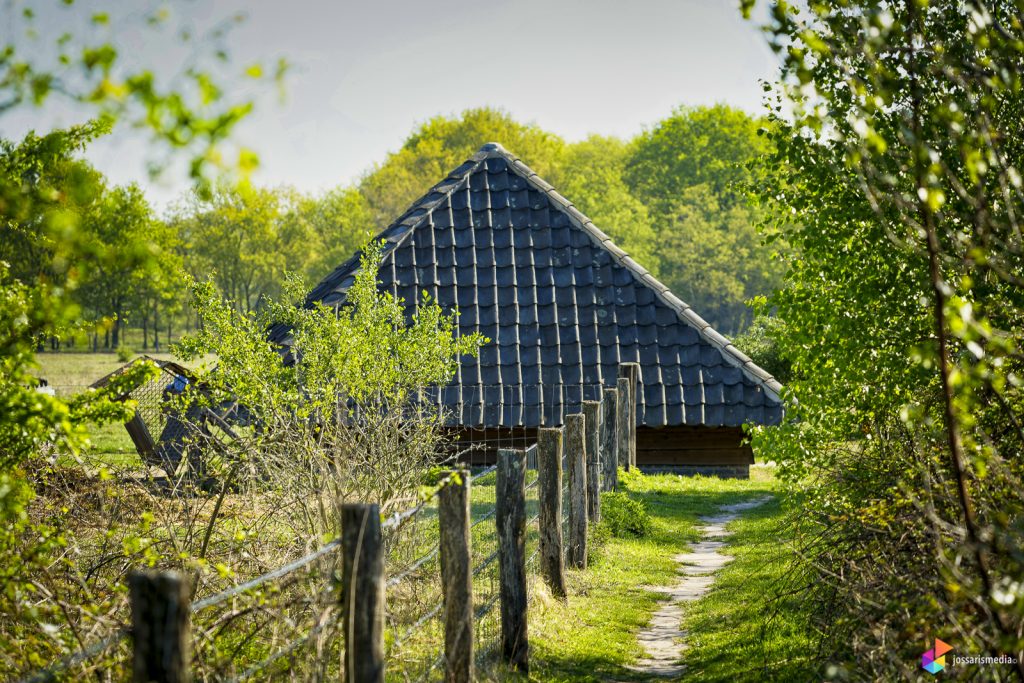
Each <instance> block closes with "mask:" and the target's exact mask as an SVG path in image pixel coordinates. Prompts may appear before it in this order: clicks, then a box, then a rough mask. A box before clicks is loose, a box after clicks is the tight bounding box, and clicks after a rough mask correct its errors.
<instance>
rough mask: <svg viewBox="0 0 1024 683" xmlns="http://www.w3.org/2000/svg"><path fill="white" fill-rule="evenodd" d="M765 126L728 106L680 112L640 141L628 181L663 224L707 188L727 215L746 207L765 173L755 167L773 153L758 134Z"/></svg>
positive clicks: (634, 152) (696, 108) (647, 133)
mask: <svg viewBox="0 0 1024 683" xmlns="http://www.w3.org/2000/svg"><path fill="white" fill-rule="evenodd" d="M763 125H764V122H763V121H760V120H759V119H756V118H754V117H751V116H749V115H747V114H745V113H744V112H742V111H740V110H738V109H733V108H732V107H729V106H727V105H724V104H718V105H714V106H711V107H680V108H679V109H677V110H676V111H675V112H673V114H672V115H671V116H669V117H668V118H666V119H663V120H662V121H659V122H658V123H657V124H655V126H654V127H653V128H652V129H651V130H648V131H646V132H644V133H643V134H642V135H640V136H639V137H638V138H637V139H636V140H635V142H634V149H633V154H632V158H631V159H630V160H629V163H628V164H627V167H626V180H627V182H628V183H629V186H630V188H631V189H632V190H633V192H634V193H635V194H636V196H637V197H639V198H640V199H641V201H643V202H644V203H645V204H646V205H647V206H648V208H649V209H650V210H651V212H652V213H653V214H655V215H657V216H660V217H661V218H662V219H666V218H668V217H669V216H671V215H672V213H673V211H674V210H675V208H676V204H677V202H678V198H679V196H680V195H681V194H682V193H683V191H684V190H685V189H686V188H688V187H693V186H695V185H706V186H707V187H708V189H709V191H710V192H711V194H712V195H714V197H715V199H716V200H717V202H718V203H719V204H720V205H721V207H722V208H723V209H725V210H729V209H731V208H733V207H734V206H738V205H745V204H747V193H748V191H749V189H750V185H751V184H752V183H754V182H755V181H756V180H758V175H759V174H760V173H763V172H765V169H758V168H757V167H756V166H755V165H754V162H755V161H756V160H757V159H758V157H760V156H761V155H763V154H764V153H765V152H766V151H768V145H767V142H766V139H765V138H764V137H763V136H761V135H759V134H758V130H759V128H761V127H762V126H763Z"/></svg>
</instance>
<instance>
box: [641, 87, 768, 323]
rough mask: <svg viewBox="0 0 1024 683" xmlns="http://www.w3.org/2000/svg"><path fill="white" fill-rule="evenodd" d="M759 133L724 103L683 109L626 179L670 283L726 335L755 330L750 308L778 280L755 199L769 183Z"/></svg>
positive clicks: (651, 137) (649, 138)
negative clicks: (643, 212)
mask: <svg viewBox="0 0 1024 683" xmlns="http://www.w3.org/2000/svg"><path fill="white" fill-rule="evenodd" d="M763 126H765V122H763V121H761V120H759V119H756V118H753V117H751V116H748V115H747V114H745V113H743V112H742V111H739V110H737V109H732V108H730V107H727V106H725V105H716V106H713V107H695V108H686V107H682V108H680V109H677V110H676V111H675V112H674V113H673V114H672V115H671V116H670V117H668V118H667V119H664V120H663V121H660V122H658V123H657V124H656V125H655V126H654V128H652V129H651V130H649V131H646V132H645V133H644V134H642V135H641V136H639V137H638V138H637V139H636V140H635V141H634V142H633V149H632V153H631V155H630V159H629V160H628V162H627V164H626V169H625V173H624V175H625V178H626V181H627V183H628V185H629V187H630V189H631V190H632V192H633V193H634V194H635V195H636V196H637V197H638V198H639V199H640V200H641V201H642V202H643V203H644V204H645V205H646V206H647V207H648V210H649V211H650V215H651V220H652V223H653V225H654V228H655V232H656V234H657V242H658V244H659V245H661V248H660V249H659V256H660V258H661V262H662V266H661V271H662V275H663V278H664V280H665V283H666V284H667V285H668V286H669V287H670V288H671V289H672V290H673V291H675V292H677V293H678V294H679V295H680V296H681V297H682V298H683V299H684V300H686V302H687V303H689V304H690V305H692V306H693V307H694V309H695V310H697V311H698V312H699V313H700V314H701V316H703V317H704V318H706V319H707V320H708V321H709V322H710V323H712V324H713V325H714V326H715V327H716V328H718V329H720V330H722V331H724V332H726V333H734V332H740V331H742V330H743V328H744V327H745V326H746V325H747V324H749V322H750V320H751V318H752V311H751V310H750V308H749V307H748V306H747V305H746V303H745V302H746V301H747V300H748V299H752V298H753V297H755V296H758V295H761V294H766V293H768V292H770V291H772V289H774V288H775V287H776V286H777V285H778V284H779V282H780V280H779V278H780V276H781V273H782V267H781V266H780V265H778V264H775V263H773V262H772V259H771V253H772V250H771V248H769V247H768V246H766V245H764V244H762V240H761V238H760V237H759V235H758V232H757V226H758V225H759V224H760V223H761V220H762V218H761V214H760V212H759V210H758V208H757V206H756V204H755V203H754V202H752V201H751V200H750V191H751V190H753V189H754V188H757V187H764V186H765V185H766V183H767V180H766V179H767V178H768V177H769V176H770V173H769V171H768V170H767V167H766V166H765V165H764V164H762V163H760V159H761V158H762V156H763V155H764V154H765V153H767V151H768V150H769V149H770V146H769V144H768V142H767V140H766V138H765V137H764V136H763V135H760V134H759V133H760V129H761V128H762V127H763ZM767 184H770V183H767Z"/></svg>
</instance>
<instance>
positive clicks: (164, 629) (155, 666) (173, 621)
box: [128, 571, 192, 683]
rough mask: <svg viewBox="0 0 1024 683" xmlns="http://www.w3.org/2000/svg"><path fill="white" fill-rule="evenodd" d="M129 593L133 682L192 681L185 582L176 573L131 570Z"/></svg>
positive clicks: (188, 602) (189, 611)
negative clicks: (132, 642) (132, 643)
mask: <svg viewBox="0 0 1024 683" xmlns="http://www.w3.org/2000/svg"><path fill="white" fill-rule="evenodd" d="M128 594H129V599H130V600H131V611H132V638H133V640H134V645H133V653H132V681H133V682H134V683H187V682H188V681H191V680H192V670H191V661H190V660H191V645H190V643H191V637H190V635H189V617H190V616H191V613H192V609H191V605H190V599H189V596H190V590H189V586H188V581H186V580H185V577H184V576H182V575H181V574H179V573H178V572H162V571H134V572H132V573H131V574H129V575H128Z"/></svg>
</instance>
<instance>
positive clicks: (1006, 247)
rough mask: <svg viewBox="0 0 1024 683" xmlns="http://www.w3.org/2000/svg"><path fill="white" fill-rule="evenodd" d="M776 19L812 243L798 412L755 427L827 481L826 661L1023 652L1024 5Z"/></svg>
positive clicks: (788, 315)
mask: <svg viewBox="0 0 1024 683" xmlns="http://www.w3.org/2000/svg"><path fill="white" fill-rule="evenodd" d="M748 4H751V3H748ZM771 17H772V21H771V23H770V25H769V26H768V27H767V30H768V33H769V35H770V36H771V39H772V44H773V47H774V48H775V49H776V50H777V51H778V52H779V53H780V55H781V56H782V58H783V62H784V67H783V73H782V76H781V78H780V82H779V83H778V84H777V85H776V87H775V90H774V93H773V97H774V98H775V99H774V102H775V106H776V108H775V112H776V118H775V121H774V125H773V126H772V128H771V130H772V131H773V132H772V134H771V137H772V139H773V141H774V150H775V151H774V155H773V159H774V163H775V164H776V165H777V167H778V169H779V172H780V176H781V177H780V181H779V183H778V185H777V186H766V187H764V188H763V191H762V192H761V199H762V201H763V203H764V205H765V206H767V207H769V208H768V210H774V212H775V214H774V215H775V216H776V220H775V222H774V223H773V224H772V226H771V227H770V232H771V237H772V238H773V239H775V240H776V241H777V243H778V244H780V245H783V246H784V247H785V248H786V249H787V250H789V251H790V252H791V253H792V254H793V257H792V260H791V261H790V262H789V270H788V272H787V274H786V279H785V286H784V287H783V289H782V290H781V291H780V292H779V293H777V294H776V295H774V296H773V297H771V298H770V300H769V304H770V305H771V306H773V307H775V308H776V309H777V311H778V313H779V315H780V316H781V318H783V319H784V320H785V321H786V325H784V326H779V327H778V328H777V329H776V330H775V335H776V338H775V340H774V341H775V343H776V345H777V346H778V348H780V349H782V351H783V355H784V357H785V360H786V361H787V362H788V363H790V364H791V367H792V373H793V375H792V381H791V384H790V386H789V388H788V396H789V398H790V399H791V401H790V411H789V414H788V417H789V419H788V420H787V424H786V425H785V426H784V427H783V428H782V429H780V430H769V431H765V433H764V434H763V435H762V436H761V437H760V444H761V448H762V450H763V451H764V452H766V453H770V454H771V457H772V458H773V459H775V460H777V461H778V462H779V463H780V464H781V465H782V467H783V469H784V471H785V472H786V473H787V474H788V475H789V476H790V478H791V479H792V481H794V482H800V483H802V484H803V485H804V486H806V487H807V489H808V490H807V497H806V498H805V503H804V508H803V510H802V511H801V514H800V515H799V523H800V525H801V530H802V532H803V535H802V545H801V553H802V556H803V557H804V564H803V565H802V566H801V567H800V568H799V569H800V572H799V574H798V578H797V580H796V583H797V585H799V586H802V587H803V588H802V590H805V591H807V592H808V593H809V595H807V598H806V601H805V604H806V605H807V606H808V609H809V610H811V611H812V612H813V617H814V619H815V622H816V624H817V627H818V628H819V629H820V634H821V639H822V643H821V645H822V647H821V654H822V658H823V659H824V663H823V667H822V671H821V672H819V674H818V675H826V676H829V677H837V678H852V679H856V680H893V679H896V678H901V679H904V678H906V679H910V678H913V677H915V676H916V672H917V671H919V657H920V654H921V652H923V651H925V650H926V649H927V648H928V647H930V643H931V639H933V638H935V637H939V638H942V639H943V640H945V641H947V642H949V643H951V644H953V646H954V647H955V648H956V650H957V652H958V653H959V654H963V655H978V656H993V657H998V656H1000V655H1004V656H1012V657H1016V658H1017V661H1018V662H1019V661H1021V658H1022V655H1024V638H1022V637H1021V629H1022V627H1024V592H1022V588H1021V587H1022V586H1024V571H1022V568H1024V564H1022V562H1021V553H1020V548H1021V547H1022V546H1024V534H1022V530H1021V525H1020V522H1021V519H1022V516H1021V515H1022V513H1024V505H1022V501H1021V496H1020V491H1021V483H1022V482H1021V474H1022V470H1021V460H1020V454H1021V452H1022V449H1024V432H1022V430H1021V427H1020V425H1021V424H1022V423H1024V402H1022V400H1021V399H1022V398H1024V396H1022V382H1024V379H1022V374H1021V371H1022V362H1024V356H1022V352H1021V349H1022V346H1021V343H1022V341H1024V339H1022V334H1024V325H1022V322H1024V320H1022V317H1024V287H1022V286H1024V277H1022V274H1024V244H1022V242H1021V231H1020V224H1019V220H1020V215H1021V207H1022V206H1024V202H1022V199H1024V195H1022V188H1021V171H1020V168H1019V165H1018V164H1019V161H1020V158H1021V157H1020V153H1021V144H1022V140H1024V138H1022V136H1021V132H1022V131H1021V125H1022V121H1024V116H1022V114H1024V107H1022V105H1024V96H1022V92H1024V25H1022V15H1021V7H1020V5H1019V3H1014V2H1009V1H1005V2H1004V1H998V2H975V1H968V2H962V3H946V2H928V1H927V0H915V1H911V2H906V3H903V2H881V1H877V0H865V1H860V2H849V1H844V2H810V3H808V6H807V7H806V8H803V9H797V8H796V7H795V6H790V5H788V4H787V3H785V2H776V3H772V6H771ZM826 663H827V664H826ZM1020 666H1021V665H1018V666H1017V669H1018V670H1017V671H1015V670H1014V669H1015V667H1014V666H1013V665H1007V664H1002V665H999V664H996V665H992V666H988V667H985V668H984V669H977V670H971V671H973V672H975V673H976V674H977V675H979V676H980V677H982V678H984V679H988V680H1006V679H1008V678H1013V677H1016V676H1017V675H1018V674H1021V675H1024V669H1021V668H1020ZM958 668H960V667H958ZM959 673H961V674H963V675H964V676H968V675H969V673H968V671H967V670H966V669H965V670H963V671H961V672H959ZM809 675H812V676H813V675H814V674H809Z"/></svg>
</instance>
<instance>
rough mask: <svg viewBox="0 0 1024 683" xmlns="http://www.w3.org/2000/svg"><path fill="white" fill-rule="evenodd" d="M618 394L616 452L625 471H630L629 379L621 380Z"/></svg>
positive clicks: (622, 378) (616, 406)
mask: <svg viewBox="0 0 1024 683" xmlns="http://www.w3.org/2000/svg"><path fill="white" fill-rule="evenodd" d="M617 393H618V400H617V401H616V404H615V440H616V450H617V451H618V458H619V464H620V465H622V468H623V469H624V470H626V471H629V469H630V463H629V396H630V392H629V378H627V377H620V378H619V382H618V392H617Z"/></svg>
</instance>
